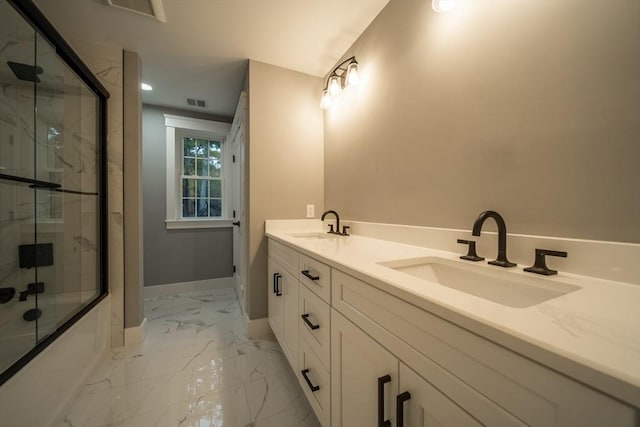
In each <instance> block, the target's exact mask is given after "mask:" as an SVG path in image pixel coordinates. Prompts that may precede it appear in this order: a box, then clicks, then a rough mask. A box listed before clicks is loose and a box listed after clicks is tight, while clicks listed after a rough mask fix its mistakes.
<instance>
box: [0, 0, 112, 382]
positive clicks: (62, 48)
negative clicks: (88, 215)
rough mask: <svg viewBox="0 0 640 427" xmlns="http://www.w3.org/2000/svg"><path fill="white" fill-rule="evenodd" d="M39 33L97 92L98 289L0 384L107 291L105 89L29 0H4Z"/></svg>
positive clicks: (5, 376) (4, 374) (0, 377)
mask: <svg viewBox="0 0 640 427" xmlns="http://www.w3.org/2000/svg"><path fill="white" fill-rule="evenodd" d="M6 1H7V3H9V4H10V5H11V6H12V7H13V8H14V9H15V10H16V11H17V12H18V13H19V14H20V15H21V16H22V17H23V18H24V19H25V20H26V21H27V22H28V23H29V24H30V25H31V27H32V28H33V29H34V30H35V31H36V32H37V33H38V34H39V35H41V36H42V37H44V38H45V39H46V40H47V41H48V42H49V43H50V44H51V45H52V46H53V47H54V48H55V50H56V54H57V55H58V56H59V57H60V58H62V60H63V61H64V62H65V63H66V64H67V65H68V66H69V67H70V68H71V69H72V70H73V71H74V72H75V73H76V75H77V76H78V77H79V78H80V79H81V80H82V81H83V82H84V83H85V84H86V85H87V86H88V87H89V89H91V90H92V91H93V92H94V93H95V94H96V95H97V96H98V129H99V130H98V136H99V138H100V141H99V148H100V149H99V153H100V161H99V180H100V181H99V182H100V184H99V185H100V195H99V204H100V206H99V211H100V231H99V233H100V268H99V280H100V293H99V295H98V296H97V297H96V298H94V299H93V300H92V301H91V302H90V303H88V304H87V305H85V306H84V307H82V309H81V310H80V311H78V312H77V313H76V314H74V315H73V316H72V317H71V318H70V319H69V320H67V321H66V322H65V323H63V324H62V325H61V326H59V327H58V328H57V329H56V330H55V331H54V332H52V333H51V334H50V335H48V336H47V337H46V338H44V339H43V340H42V341H40V342H39V343H38V344H36V345H35V346H34V347H33V348H32V349H31V350H30V351H29V352H28V353H26V354H25V355H24V356H22V357H21V358H20V359H19V360H18V361H16V362H15V363H14V364H13V365H11V366H10V367H8V368H7V369H6V370H4V371H3V372H1V373H0V385H2V384H4V383H5V382H7V380H9V378H11V377H12V376H13V375H15V374H16V373H17V372H18V371H20V370H21V369H22V368H23V367H24V366H25V365H26V364H27V363H29V362H30V361H31V360H32V359H33V358H35V357H36V356H37V355H38V354H40V352H42V350H44V349H45V348H47V347H48V346H49V344H51V343H52V342H54V341H55V340H56V339H57V338H58V337H59V336H61V335H62V334H63V333H64V332H65V331H66V330H67V329H69V328H70V327H71V326H73V325H74V324H75V323H76V322H77V321H78V320H80V319H81V318H82V317H83V316H84V315H85V314H87V313H88V312H89V311H90V310H91V309H92V308H94V307H95V306H96V305H98V303H99V302H100V301H102V300H103V299H105V298H106V296H107V295H108V294H109V289H108V285H107V283H108V280H107V279H108V277H107V263H108V259H107V247H108V246H107V232H108V230H107V99H109V92H108V91H107V89H106V88H105V87H104V86H103V85H102V83H100V81H98V79H97V78H96V77H95V76H94V75H93V73H92V72H91V70H90V69H89V67H87V66H86V65H85V64H84V62H82V60H81V59H80V57H79V56H78V55H77V54H76V53H75V52H74V50H73V49H72V48H71V46H70V45H69V44H68V43H67V42H66V41H65V40H64V38H62V36H61V35H60V33H59V32H58V31H57V30H56V29H55V27H54V26H53V25H51V23H50V22H49V21H48V20H47V18H45V16H44V15H43V14H42V12H40V10H39V9H38V8H37V7H36V5H35V4H34V3H33V2H32V1H31V0H6Z"/></svg>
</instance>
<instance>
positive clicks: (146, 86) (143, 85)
mask: <svg viewBox="0 0 640 427" xmlns="http://www.w3.org/2000/svg"><path fill="white" fill-rule="evenodd" d="M140 88H141V89H142V90H147V91H149V90H153V87H151V85H150V84H149V83H144V82H143V83H142V84H141V85H140Z"/></svg>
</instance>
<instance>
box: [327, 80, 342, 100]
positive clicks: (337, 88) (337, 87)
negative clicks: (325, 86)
mask: <svg viewBox="0 0 640 427" xmlns="http://www.w3.org/2000/svg"><path fill="white" fill-rule="evenodd" d="M341 92H342V85H341V84H340V77H338V76H333V77H331V78H329V94H330V95H331V96H333V97H336V96H338V95H340V93H341Z"/></svg>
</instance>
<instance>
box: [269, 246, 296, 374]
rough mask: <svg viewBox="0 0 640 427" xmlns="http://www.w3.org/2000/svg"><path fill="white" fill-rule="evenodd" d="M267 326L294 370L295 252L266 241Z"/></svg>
mask: <svg viewBox="0 0 640 427" xmlns="http://www.w3.org/2000/svg"><path fill="white" fill-rule="evenodd" d="M267 262H268V264H267V270H268V276H267V277H268V280H269V289H268V295H269V297H268V304H269V325H270V326H271V329H272V330H273V334H274V335H275V336H276V338H277V339H278V342H279V343H280V346H281V347H282V351H283V352H284V354H285V356H286V357H287V359H288V360H289V363H290V364H291V366H292V367H293V369H294V370H297V368H298V335H299V333H298V289H299V284H298V277H297V274H296V270H297V265H298V252H296V251H295V250H293V249H291V248H290V247H288V246H285V245H282V244H279V243H278V242H273V241H269V259H268V261H267Z"/></svg>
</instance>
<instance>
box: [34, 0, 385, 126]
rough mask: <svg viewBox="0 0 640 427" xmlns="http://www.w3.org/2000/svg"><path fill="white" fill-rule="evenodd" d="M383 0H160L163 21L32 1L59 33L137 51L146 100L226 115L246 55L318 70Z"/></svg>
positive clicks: (84, 3)
mask: <svg viewBox="0 0 640 427" xmlns="http://www.w3.org/2000/svg"><path fill="white" fill-rule="evenodd" d="M388 1H389V0H163V4H164V10H165V15H166V20H167V22H166V23H161V22H159V21H157V20H155V19H153V18H149V17H145V16H142V15H138V14H135V13H131V12H128V11H126V10H122V9H118V8H114V7H109V6H106V5H105V4H106V2H105V1H104V0H35V3H36V4H37V6H38V7H39V8H40V10H42V12H43V13H44V14H45V15H46V16H47V18H48V19H49V20H50V21H51V23H52V24H53V25H54V26H55V27H56V28H57V29H58V31H60V33H62V35H63V36H64V37H65V38H68V39H69V38H70V39H74V38H76V39H84V40H88V41H91V42H95V43H101V44H108V45H115V46H119V47H122V48H124V49H127V50H131V51H134V52H138V53H139V54H140V56H141V58H142V64H143V72H142V77H143V80H144V81H146V82H149V83H150V84H151V85H152V86H153V88H154V89H153V91H152V92H144V94H143V101H144V102H145V103H150V104H156V105H164V106H170V107H176V108H182V109H187V110H194V111H200V112H208V113H211V114H216V115H219V116H225V117H231V116H233V113H234V111H235V107H236V103H237V101H238V97H239V94H240V90H241V88H242V82H243V79H244V75H245V71H246V67H247V59H248V58H251V59H255V60H257V61H261V62H266V63H269V64H273V65H277V66H280V67H284V68H289V69H292V70H296V71H300V72H303V73H307V74H311V75H314V76H324V75H326V74H327V73H328V72H329V71H331V68H333V67H334V66H335V65H336V63H337V61H338V59H339V58H340V57H341V56H342V55H343V54H344V53H345V51H346V50H347V49H348V48H349V47H350V46H351V45H352V44H353V42H354V41H355V40H356V39H357V38H358V37H359V36H360V34H362V32H363V31H364V30H365V29H366V27H367V26H368V25H369V24H370V23H371V21H373V19H374V18H375V17H376V16H377V15H378V13H379V12H380V11H381V10H382V8H383V7H384V6H385V5H386V4H387V3H388ZM319 96H320V94H318V102H319ZM187 97H190V98H197V99H204V100H206V101H207V107H206V108H204V109H203V108H198V107H188V106H187V104H186V98H187Z"/></svg>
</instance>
